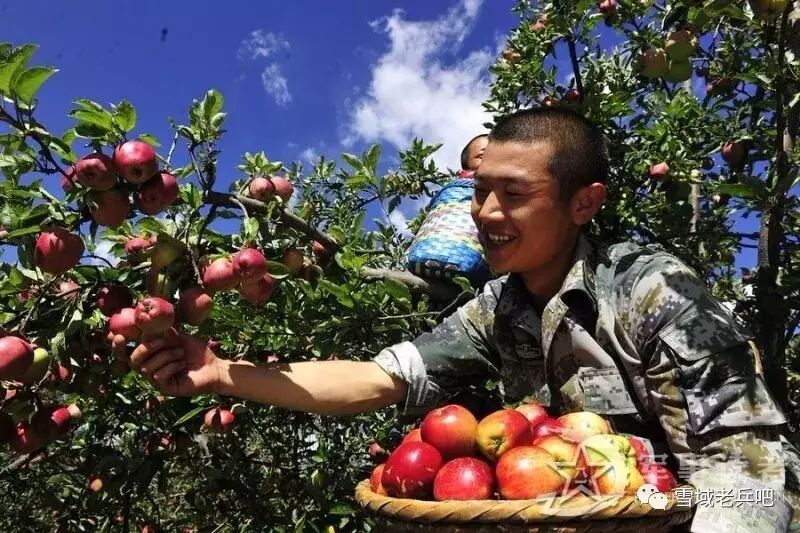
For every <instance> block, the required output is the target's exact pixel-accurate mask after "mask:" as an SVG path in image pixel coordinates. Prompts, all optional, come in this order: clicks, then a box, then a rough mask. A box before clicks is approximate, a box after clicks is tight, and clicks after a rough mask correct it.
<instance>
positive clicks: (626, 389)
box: [375, 238, 800, 533]
mask: <svg viewBox="0 0 800 533" xmlns="http://www.w3.org/2000/svg"><path fill="white" fill-rule="evenodd" d="M751 338H752V335H751V334H750V333H749V332H748V331H747V330H746V329H745V328H744V327H743V326H741V325H740V324H738V323H737V321H736V320H735V319H734V317H733V316H732V315H731V314H730V312H729V311H728V310H727V309H726V308H725V307H723V306H722V305H721V304H720V303H719V302H718V301H716V300H715V299H714V298H713V296H712V295H711V294H710V292H709V290H708V289H707V288H706V286H705V284H704V283H703V281H702V280H701V279H699V278H698V276H697V275H696V274H695V273H694V271H692V270H691V269H690V268H689V267H688V266H686V265H685V264H684V263H682V262H681V261H680V260H679V259H677V258H676V257H675V256H672V255H670V254H667V253H665V252H663V251H660V250H657V249H654V248H650V247H647V248H645V247H639V246H637V245H634V244H632V243H621V244H617V245H613V246H611V247H608V248H600V247H595V246H593V245H591V244H590V243H589V242H588V241H587V240H586V239H584V238H581V240H580V241H579V243H578V245H577V247H576V252H575V256H574V258H573V263H572V267H571V269H570V270H569V272H568V274H567V276H566V278H565V280H564V282H563V285H562V287H561V289H560V290H559V292H558V294H557V295H555V296H554V297H553V298H552V299H551V300H550V301H549V302H548V304H547V305H546V306H545V308H544V310H543V312H542V313H541V317H540V315H539V313H537V311H536V310H535V308H534V305H533V301H532V299H531V296H530V294H529V293H528V291H527V290H526V288H525V286H524V284H523V283H522V281H521V279H520V278H519V277H517V276H515V275H513V274H512V275H508V276H505V277H502V278H499V279H496V280H493V281H491V282H489V283H487V284H486V285H485V287H484V289H483V291H482V293H481V294H480V295H479V296H478V297H477V298H475V299H473V300H471V301H470V302H468V303H467V304H466V305H464V306H463V307H461V308H459V309H458V311H457V312H455V313H454V314H453V315H451V316H450V317H448V318H447V319H446V320H445V321H444V322H443V323H441V324H440V325H438V326H437V327H436V328H434V329H433V331H431V332H429V333H424V334H422V335H421V336H419V337H418V338H417V339H415V340H414V341H411V342H403V343H400V344H397V345H395V346H392V347H389V348H386V349H384V350H382V351H381V352H380V353H379V354H378V355H377V356H376V357H375V362H377V363H378V364H379V365H380V366H381V367H382V368H383V369H384V370H386V371H387V372H388V373H389V374H391V375H394V376H397V377H399V378H401V379H403V380H404V381H406V383H408V385H409V387H408V395H407V398H406V402H405V406H404V407H405V411H406V412H413V413H419V412H424V411H427V410H429V409H431V408H432V407H435V406H436V405H441V404H443V403H446V402H448V401H449V400H450V399H451V398H452V397H453V396H454V395H455V394H457V393H458V392H459V391H462V390H463V389H465V388H466V387H469V386H476V385H477V386H481V385H483V384H485V383H486V381H487V379H493V380H499V382H500V387H501V389H502V392H503V395H504V402H505V403H506V404H513V403H516V402H518V401H520V400H522V399H524V398H526V397H532V398H535V399H537V400H539V401H542V402H543V403H545V404H546V405H549V407H550V411H551V414H561V413H564V412H569V411H578V410H588V411H593V412H595V413H598V414H601V415H603V416H605V417H606V418H608V419H609V420H611V422H612V424H613V426H614V428H615V430H617V431H620V432H626V433H633V434H637V435H641V436H645V437H648V438H649V439H650V440H651V441H652V442H653V443H654V447H655V448H656V452H658V451H659V447H658V446H659V444H663V446H664V448H663V451H664V452H665V455H664V458H665V459H667V462H668V463H669V464H670V465H671V466H672V467H673V468H675V469H677V472H678V475H679V477H680V478H681V479H684V480H687V481H689V482H690V483H692V484H693V485H694V486H695V487H696V488H697V489H698V490H707V491H708V493H709V495H711V494H712V493H714V494H716V492H718V491H720V490H726V489H730V488H731V487H736V488H737V490H741V489H742V488H745V489H747V490H750V489H752V491H751V492H748V493H747V494H751V493H752V494H762V495H763V494H767V492H766V491H771V492H769V494H772V495H773V496H774V501H769V502H766V501H755V498H749V497H748V498H745V500H748V499H749V500H750V501H745V502H744V503H740V502H739V501H736V502H735V503H736V505H731V506H727V505H724V506H723V504H719V505H705V506H700V505H698V506H697V511H696V513H695V518H694V521H693V524H692V531H703V532H704V533H705V532H714V531H725V532H726V533H732V532H735V531H762V530H763V531H767V530H768V531H781V530H786V529H787V526H785V524H788V522H789V521H790V519H791V516H792V506H793V505H794V502H795V501H796V500H795V497H796V496H795V494H794V491H796V490H797V478H796V476H797V475H800V474H798V472H800V468H798V467H797V465H798V464H800V455H798V453H797V451H796V450H795V449H794V448H793V447H792V446H791V445H790V444H789V443H788V441H787V440H786V439H785V438H784V437H783V436H781V434H780V433H781V432H780V430H781V429H782V428H781V425H782V424H784V423H785V422H786V419H785V417H784V415H783V413H782V412H781V410H780V408H779V407H778V406H777V405H776V403H775V401H774V400H773V399H772V397H771V396H770V393H769V392H768V390H767V388H766V385H765V383H764V380H763V377H762V375H761V374H760V362H759V356H758V353H757V351H756V349H755V346H754V345H753V343H752V342H751V341H750V339H751ZM790 467H794V470H792V469H791V468H790ZM787 468H789V470H788V471H787ZM785 487H786V488H788V489H789V490H784V488H785ZM756 491H760V492H756ZM712 497H713V496H712ZM717 497H718V496H717ZM762 500H763V498H762ZM706 503H708V502H706ZM762 526H763V527H766V526H769V527H768V529H759V528H760V527H762Z"/></svg>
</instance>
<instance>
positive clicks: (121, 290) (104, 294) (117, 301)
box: [97, 284, 133, 317]
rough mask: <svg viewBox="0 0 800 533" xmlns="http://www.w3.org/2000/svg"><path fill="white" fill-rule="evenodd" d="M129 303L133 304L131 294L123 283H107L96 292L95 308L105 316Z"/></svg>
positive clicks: (127, 305)
mask: <svg viewBox="0 0 800 533" xmlns="http://www.w3.org/2000/svg"><path fill="white" fill-rule="evenodd" d="M131 305H133V295H132V294H131V291H130V290H128V288H127V287H125V286H123V285H118V284H112V285H107V286H105V287H103V288H102V289H100V290H99V291H98V292H97V308H98V309H99V310H100V312H101V313H103V314H104V315H105V316H107V317H110V316H112V315H114V314H116V313H119V312H120V310H121V309H122V308H123V307H130V306H131Z"/></svg>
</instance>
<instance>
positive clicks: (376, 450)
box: [267, 357, 389, 461]
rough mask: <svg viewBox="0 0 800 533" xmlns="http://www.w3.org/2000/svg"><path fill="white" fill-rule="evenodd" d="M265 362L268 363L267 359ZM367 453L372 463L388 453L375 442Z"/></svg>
mask: <svg viewBox="0 0 800 533" xmlns="http://www.w3.org/2000/svg"><path fill="white" fill-rule="evenodd" d="M276 359H277V357H276ZM267 362H269V357H267ZM367 453H368V454H369V456H370V457H371V458H372V460H373V461H380V460H382V459H384V458H385V457H386V456H387V455H389V453H388V452H387V451H386V450H384V449H383V446H381V445H380V444H378V443H377V442H375V441H372V444H370V445H369V448H368V449H367Z"/></svg>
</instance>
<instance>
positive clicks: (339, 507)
mask: <svg viewBox="0 0 800 533" xmlns="http://www.w3.org/2000/svg"><path fill="white" fill-rule="evenodd" d="M355 513H356V510H355V508H354V507H353V506H352V505H350V504H349V503H345V502H339V503H335V504H333V505H332V506H331V507H330V508H329V509H328V514H332V515H335V516H352V515H354V514H355Z"/></svg>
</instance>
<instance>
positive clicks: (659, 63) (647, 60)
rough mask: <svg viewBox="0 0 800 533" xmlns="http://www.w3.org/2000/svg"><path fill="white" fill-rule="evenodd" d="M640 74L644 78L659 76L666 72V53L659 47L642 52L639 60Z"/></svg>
mask: <svg viewBox="0 0 800 533" xmlns="http://www.w3.org/2000/svg"><path fill="white" fill-rule="evenodd" d="M639 63H640V68H641V72H642V76H644V77H646V78H661V77H663V76H665V75H666V74H667V67H668V66H669V60H668V59H667V53H666V52H664V50H661V49H660V48H651V49H649V50H647V51H645V53H643V54H642V57H641V58H640V60H639Z"/></svg>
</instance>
